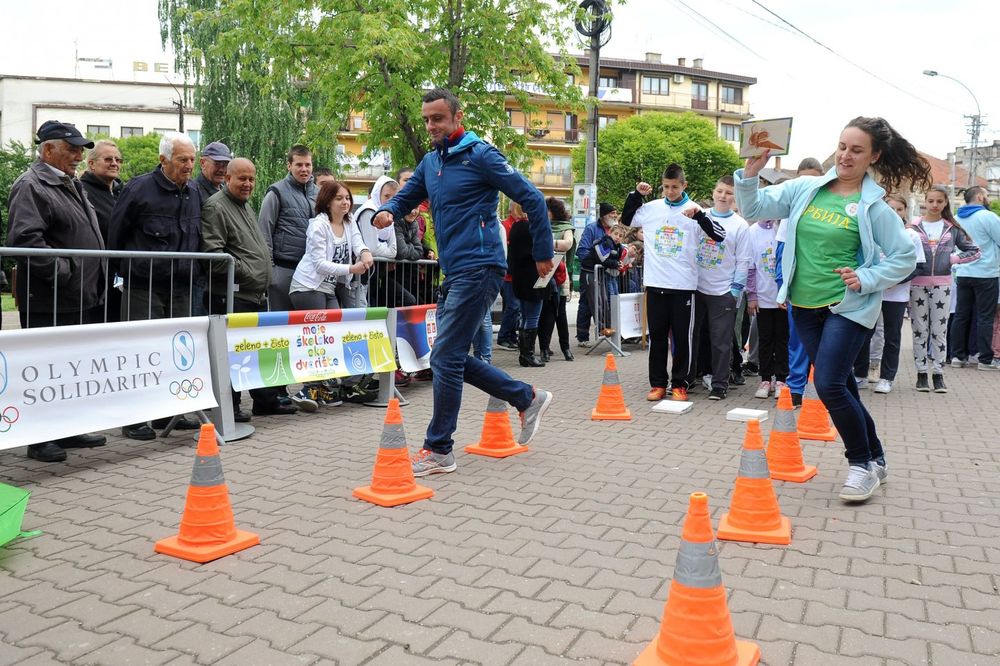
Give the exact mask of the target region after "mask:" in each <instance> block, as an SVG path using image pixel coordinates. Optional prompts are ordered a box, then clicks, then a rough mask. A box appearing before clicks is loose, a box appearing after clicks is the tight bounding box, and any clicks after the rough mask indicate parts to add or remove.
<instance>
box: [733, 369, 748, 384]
mask: <svg viewBox="0 0 1000 666" xmlns="http://www.w3.org/2000/svg"><path fill="white" fill-rule="evenodd" d="M729 383H730V384H732V385H733V386H743V385H744V384H746V383H747V379H746V377H744V376H743V373H742V372H730V373H729Z"/></svg>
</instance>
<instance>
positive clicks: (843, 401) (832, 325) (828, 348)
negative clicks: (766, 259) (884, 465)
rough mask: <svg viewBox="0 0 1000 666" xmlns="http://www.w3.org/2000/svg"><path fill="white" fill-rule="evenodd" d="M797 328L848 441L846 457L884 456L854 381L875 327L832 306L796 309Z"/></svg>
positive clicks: (819, 388)
mask: <svg viewBox="0 0 1000 666" xmlns="http://www.w3.org/2000/svg"><path fill="white" fill-rule="evenodd" d="M792 314H793V315H794V317H795V328H796V330H797V331H798V334H799V339H800V340H801V341H802V346H803V347H805V349H806V353H807V354H809V359H810V360H811V361H812V364H813V366H814V368H815V373H814V375H813V380H814V382H815V385H816V393H818V394H819V398H820V400H822V401H823V404H824V405H825V406H826V408H827V410H828V411H829V412H830V418H831V419H833V425H834V426H836V428H837V431H838V432H839V433H840V437H841V439H843V440H844V448H845V449H846V451H845V452H844V456H845V457H846V458H847V460H848V462H850V464H852V465H867V464H868V462H869V461H870V460H875V459H878V458H882V457H883V455H884V452H883V451H882V442H880V441H879V438H878V433H877V432H875V421H874V420H873V419H872V417H871V414H869V413H868V410H867V409H865V406H864V405H863V404H862V403H861V398H860V396H859V395H858V385H857V384H856V383H855V382H854V359H855V358H857V356H858V352H859V351H860V350H861V345H863V344H864V343H865V341H866V340H867V339H868V335H869V334H870V333H871V330H870V329H867V328H865V327H864V326H862V325H861V324H858V323H855V322H853V321H851V320H850V319H847V318H846V317H842V316H840V315H838V314H834V313H832V312H830V310H829V308H793V309H792Z"/></svg>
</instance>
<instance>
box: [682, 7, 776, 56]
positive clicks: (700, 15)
mask: <svg viewBox="0 0 1000 666" xmlns="http://www.w3.org/2000/svg"><path fill="white" fill-rule="evenodd" d="M674 2H676V3H677V4H679V5H681V6H682V7H684V8H685V9H687V10H688V11H689V12H691V13H693V14H695V15H696V16H698V17H700V18H701V19H702V20H703V21H704V22H705V23H708V24H709V25H710V26H712V27H713V28H715V29H716V30H717V31H718V32H719V33H721V34H722V35H723V36H724V37H726V38H727V39H729V40H730V41H732V42H734V43H736V44H738V45H739V46H741V47H743V48H744V49H746V50H747V51H749V52H750V53H752V54H754V55H755V56H757V57H758V58H760V59H761V60H764V61H765V62H766V61H767V58H765V57H764V56H762V55H761V54H759V53H757V52H756V51H754V50H753V49H752V48H750V47H749V46H747V45H746V44H744V43H743V42H741V41H740V40H738V39H737V38H736V37H734V36H733V35H731V34H730V33H728V32H726V31H725V30H724V29H723V28H722V27H720V26H719V25H718V24H717V23H715V22H714V21H712V20H711V19H710V18H708V17H707V16H705V15H704V14H702V13H701V12H699V11H698V10H696V9H694V8H693V7H691V6H690V5H689V4H687V3H686V2H684V0H674Z"/></svg>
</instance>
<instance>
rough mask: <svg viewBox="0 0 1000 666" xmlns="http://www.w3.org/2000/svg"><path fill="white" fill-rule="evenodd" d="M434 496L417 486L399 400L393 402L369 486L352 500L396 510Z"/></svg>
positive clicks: (429, 490) (386, 419) (363, 488)
mask: <svg viewBox="0 0 1000 666" xmlns="http://www.w3.org/2000/svg"><path fill="white" fill-rule="evenodd" d="M433 495H434V491H433V490H431V489H430V488H425V487H424V486H418V485H417V481H416V479H415V478H414V477H413V463H412V462H411V461H410V451H409V449H408V448H407V447H406V433H405V432H403V415H402V414H401V413H400V411H399V400H397V399H396V398H393V399H392V400H390V401H389V406H388V407H386V410H385V425H383V426H382V443H381V444H380V445H379V448H378V453H377V454H376V455H375V470H374V471H373V472H372V483H371V485H370V486H364V487H361V488H355V489H354V496H355V497H357V498H358V499H363V500H364V501H366V502H371V503H372V504H378V505H379V506H398V505H400V504H409V503H410V502H416V501H417V500H422V499H427V498H429V497H431V496H433Z"/></svg>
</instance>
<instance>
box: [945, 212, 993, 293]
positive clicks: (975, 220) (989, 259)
mask: <svg viewBox="0 0 1000 666" xmlns="http://www.w3.org/2000/svg"><path fill="white" fill-rule="evenodd" d="M957 217H958V223H959V224H961V225H962V228H963V229H965V233H967V234H968V235H969V236H971V237H972V242H973V243H975V244H976V245H978V246H979V251H980V252H981V253H982V254H981V256H980V257H979V259H977V260H976V261H973V262H970V263H968V264H959V265H957V266H956V267H955V275H956V276H957V277H969V278H995V277H1000V218H998V217H997V216H996V215H995V214H994V213H993V212H992V211H990V210H987V209H986V208H983V207H982V206H979V205H975V206H962V207H961V208H959V209H958V215H957Z"/></svg>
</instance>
